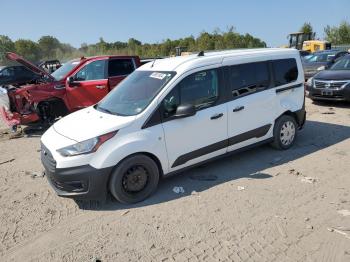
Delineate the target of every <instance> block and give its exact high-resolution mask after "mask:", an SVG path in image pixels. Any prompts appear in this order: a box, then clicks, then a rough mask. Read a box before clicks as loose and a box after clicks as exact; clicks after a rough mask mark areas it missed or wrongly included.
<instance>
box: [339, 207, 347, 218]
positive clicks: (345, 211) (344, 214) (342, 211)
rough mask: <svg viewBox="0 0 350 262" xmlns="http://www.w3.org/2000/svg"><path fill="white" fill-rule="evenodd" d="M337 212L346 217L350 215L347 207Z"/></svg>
mask: <svg viewBox="0 0 350 262" xmlns="http://www.w3.org/2000/svg"><path fill="white" fill-rule="evenodd" d="M337 212H338V213H339V214H341V215H343V216H344V217H347V216H350V211H349V210H346V209H342V210H338V211H337Z"/></svg>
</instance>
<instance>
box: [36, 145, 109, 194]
mask: <svg viewBox="0 0 350 262" xmlns="http://www.w3.org/2000/svg"><path fill="white" fill-rule="evenodd" d="M41 162H42V164H43V166H44V168H45V174H46V177H47V179H48V181H49V183H50V185H51V186H52V187H53V189H54V190H55V191H56V193H57V195H59V196H61V197H69V198H74V199H91V200H93V199H94V200H95V199H105V198H106V195H107V191H108V190H107V188H108V187H107V186H108V179H109V175H110V173H111V171H112V169H113V167H108V168H103V169H96V168H94V167H92V166H90V165H84V166H77V167H71V168H56V161H55V160H54V158H53V157H52V154H51V152H50V151H49V150H48V149H47V148H46V147H45V146H44V145H42V147H41Z"/></svg>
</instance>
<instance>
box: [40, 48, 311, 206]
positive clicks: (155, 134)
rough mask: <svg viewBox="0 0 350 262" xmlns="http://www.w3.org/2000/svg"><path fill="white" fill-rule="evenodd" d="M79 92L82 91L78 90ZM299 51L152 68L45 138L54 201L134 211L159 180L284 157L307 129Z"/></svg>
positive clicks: (199, 58)
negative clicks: (250, 153)
mask: <svg viewBox="0 0 350 262" xmlns="http://www.w3.org/2000/svg"><path fill="white" fill-rule="evenodd" d="M77 88H79V87H77ZM304 97H305V96H304V73H303V67H302V64H301V61H300V55H299V52H298V51H297V50H293V49H268V48H266V49H250V50H249V49H244V50H234V51H224V52H211V53H203V52H200V53H199V54H198V55H191V56H185V57H174V58H167V59H161V60H155V61H153V62H150V63H147V64H145V65H144V66H142V67H140V68H139V69H137V70H136V71H135V72H134V73H132V74H131V75H130V76H128V77H127V78H126V79H125V80H124V81H123V82H122V83H121V84H120V85H119V86H118V87H117V88H116V89H114V90H113V91H112V92H111V93H110V94H109V95H107V96H106V97H105V98H104V99H103V100H101V101H100V102H99V103H98V104H96V105H94V106H92V107H88V108H85V109H82V110H80V111H78V112H76V113H73V114H70V115H68V116H66V117H64V118H63V119H61V120H59V121H58V122H56V123H55V124H54V125H53V126H52V127H51V128H50V129H48V130H47V131H46V133H45V134H44V135H43V136H42V139H41V142H42V150H41V152H42V153H41V157H42V163H43V165H44V167H45V169H46V174H47V178H48V180H49V182H50V183H51V185H52V186H53V188H54V189H55V190H56V192H57V194H58V195H60V196H65V197H72V198H88V199H96V198H100V197H101V196H105V195H106V193H108V192H110V193H111V194H112V195H113V196H114V197H115V198H116V199H117V200H119V201H120V202H123V203H135V202H138V201H142V200H144V199H145V198H147V197H148V196H149V195H150V194H151V193H152V192H154V191H155V189H156V187H157V185H158V181H159V179H160V177H162V176H164V177H166V176H168V175H170V174H174V173H177V172H180V171H183V170H184V169H186V168H189V167H193V166H194V165H198V164H201V163H203V162H205V161H207V160H210V159H213V158H216V157H219V156H224V155H227V154H230V153H232V152H237V151H240V150H242V149H247V148H250V147H252V146H255V145H260V144H263V143H272V145H273V146H274V147H276V148H278V149H287V148H289V147H291V146H292V145H293V143H294V141H295V138H296V134H297V130H298V129H301V128H302V126H303V124H304V122H305V104H304Z"/></svg>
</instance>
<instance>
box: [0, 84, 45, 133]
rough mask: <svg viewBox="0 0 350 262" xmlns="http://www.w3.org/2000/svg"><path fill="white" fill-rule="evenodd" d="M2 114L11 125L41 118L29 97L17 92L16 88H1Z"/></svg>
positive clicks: (0, 112) (0, 105)
mask: <svg viewBox="0 0 350 262" xmlns="http://www.w3.org/2000/svg"><path fill="white" fill-rule="evenodd" d="M0 116H1V118H2V120H3V121H4V122H5V124H6V125H8V126H9V127H13V126H17V125H22V124H23V125H25V124H28V123H31V122H36V121H38V120H39V116H38V114H37V113H36V112H35V110H32V105H31V103H30V102H29V100H28V98H26V97H25V96H22V95H21V94H17V92H16V90H8V89H6V88H3V87H2V88H1V90H0Z"/></svg>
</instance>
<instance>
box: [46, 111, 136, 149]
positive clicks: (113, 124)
mask: <svg viewBox="0 0 350 262" xmlns="http://www.w3.org/2000/svg"><path fill="white" fill-rule="evenodd" d="M134 120H135V116H116V115H111V114H107V113H103V112H100V111H97V110H96V109H94V108H93V107H88V108H85V109H82V110H79V111H77V112H75V113H72V114H70V115H68V116H66V117H64V118H62V119H61V120H59V121H58V122H56V123H55V124H54V125H53V128H54V129H55V131H56V132H57V133H59V134H60V135H62V136H65V137H67V138H69V139H72V140H75V141H77V142H81V141H84V140H87V139H90V138H93V137H97V136H100V135H103V134H106V133H109V132H112V131H116V130H119V129H121V128H123V127H126V126H128V125H130V124H131V123H132V122H133V121H134Z"/></svg>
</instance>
